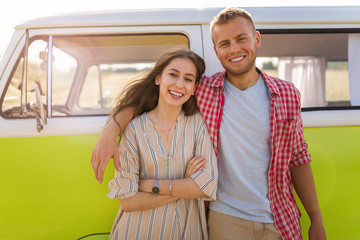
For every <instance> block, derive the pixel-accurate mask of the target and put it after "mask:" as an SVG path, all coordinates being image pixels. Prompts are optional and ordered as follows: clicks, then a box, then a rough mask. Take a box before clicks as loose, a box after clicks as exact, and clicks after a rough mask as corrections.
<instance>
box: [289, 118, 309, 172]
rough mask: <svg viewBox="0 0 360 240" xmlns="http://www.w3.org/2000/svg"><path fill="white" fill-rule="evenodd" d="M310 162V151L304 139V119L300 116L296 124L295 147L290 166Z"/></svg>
mask: <svg viewBox="0 0 360 240" xmlns="http://www.w3.org/2000/svg"><path fill="white" fill-rule="evenodd" d="M308 162H311V157H310V154H309V152H308V145H307V143H306V142H305V139H304V128H303V124H302V119H301V116H299V118H298V120H297V123H296V126H295V139H294V148H293V155H292V159H291V161H290V166H299V165H302V164H305V163H308Z"/></svg>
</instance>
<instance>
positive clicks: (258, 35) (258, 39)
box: [255, 31, 261, 48]
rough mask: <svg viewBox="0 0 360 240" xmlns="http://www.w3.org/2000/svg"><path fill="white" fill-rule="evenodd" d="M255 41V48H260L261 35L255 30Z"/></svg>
mask: <svg viewBox="0 0 360 240" xmlns="http://www.w3.org/2000/svg"><path fill="white" fill-rule="evenodd" d="M255 41H256V48H260V46H261V36H260V32H259V31H256V32H255Z"/></svg>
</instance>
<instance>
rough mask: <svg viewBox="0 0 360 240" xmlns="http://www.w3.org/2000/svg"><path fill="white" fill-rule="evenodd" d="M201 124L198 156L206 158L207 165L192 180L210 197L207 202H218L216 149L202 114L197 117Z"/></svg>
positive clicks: (197, 149) (197, 144) (197, 145)
mask: <svg viewBox="0 0 360 240" xmlns="http://www.w3.org/2000/svg"><path fill="white" fill-rule="evenodd" d="M196 121H198V122H199V124H198V125H197V126H198V129H197V138H196V152H195V155H196V156H204V157H205V159H206V164H205V166H204V168H203V169H202V170H200V171H198V172H196V173H194V174H192V175H191V178H192V179H193V180H194V181H195V183H196V184H197V185H198V186H199V188H200V189H201V190H202V191H203V192H204V193H205V194H206V195H207V196H208V198H206V199H205V200H209V201H211V200H216V191H217V182H218V169H217V159H216V154H215V151H214V147H213V144H212V141H211V138H210V134H209V131H208V129H207V126H206V123H205V121H204V119H203V118H202V117H201V115H200V113H198V114H197V116H196Z"/></svg>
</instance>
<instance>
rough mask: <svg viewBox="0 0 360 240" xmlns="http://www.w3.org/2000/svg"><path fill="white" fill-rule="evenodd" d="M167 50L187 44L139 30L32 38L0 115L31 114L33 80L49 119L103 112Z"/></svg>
mask: <svg viewBox="0 0 360 240" xmlns="http://www.w3.org/2000/svg"><path fill="white" fill-rule="evenodd" d="M173 48H189V39H188V38H187V36H185V35H184V34H181V33H171V34H169V33H163V34H162V33H157V34H150V33H148V34H145V33H142V34H117V35H70V36H38V37H36V38H32V39H30V44H29V51H28V71H27V82H26V81H25V80H24V83H23V82H22V75H23V72H24V67H23V61H24V60H23V55H22V56H21V57H20V58H19V61H18V64H17V66H16V70H14V72H13V74H12V76H11V79H10V80H9V84H8V87H7V90H6V94H5V96H4V97H3V98H2V100H1V114H2V115H3V116H4V117H5V118H22V117H34V116H33V114H32V113H31V110H30V105H31V104H33V103H34V102H35V94H34V93H33V91H34V84H38V85H39V86H40V89H41V93H42V98H43V99H42V101H43V103H44V107H45V110H48V109H50V110H49V112H48V113H47V115H48V116H50V117H51V116H54V117H56V116H79V115H106V114H108V113H109V112H110V110H111V107H112V106H113V103H114V101H115V99H116V98H117V97H118V96H119V94H120V93H121V92H122V90H123V89H124V87H125V86H126V85H127V84H128V83H130V82H132V81H134V80H135V79H139V78H141V76H142V75H143V74H144V73H145V72H146V71H147V70H148V69H150V68H151V67H152V66H153V64H154V63H155V62H156V60H157V58H158V57H159V56H160V55H161V54H162V53H163V52H164V51H166V50H169V49H173ZM49 52H51V53H52V54H48V53H49ZM49 61H50V62H51V64H48V62H49ZM48 68H49V69H48ZM48 71H49V72H48ZM48 77H49V78H51V79H47V78H48ZM24 79H25V78H24ZM48 84H50V85H48ZM22 85H27V91H26V94H24V92H25V91H24V92H23V93H21V90H22ZM47 89H51V92H50V93H47ZM24 103H26V104H24ZM48 104H50V106H51V107H50V108H48Z"/></svg>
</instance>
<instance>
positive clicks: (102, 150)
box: [91, 124, 121, 183]
mask: <svg viewBox="0 0 360 240" xmlns="http://www.w3.org/2000/svg"><path fill="white" fill-rule="evenodd" d="M113 130H114V126H113V125H112V124H108V125H106V126H105V127H104V129H103V130H102V131H101V133H100V137H99V139H98V140H97V141H96V144H95V148H94V150H93V152H92V156H91V166H92V168H93V170H94V173H95V177H96V179H97V181H98V182H99V183H102V181H103V177H104V172H105V168H106V165H107V164H108V162H109V160H110V159H111V158H114V165H115V168H116V169H117V170H118V171H120V170H121V168H120V159H119V151H118V145H117V134H114V132H116V131H113Z"/></svg>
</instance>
